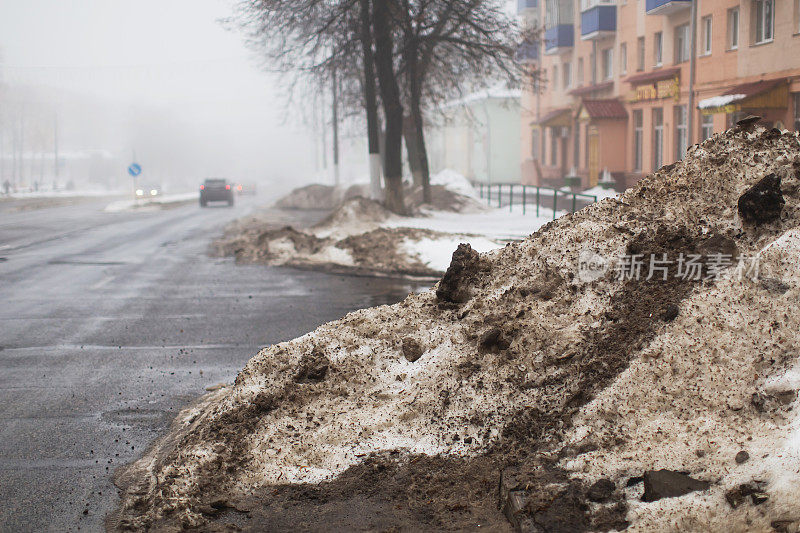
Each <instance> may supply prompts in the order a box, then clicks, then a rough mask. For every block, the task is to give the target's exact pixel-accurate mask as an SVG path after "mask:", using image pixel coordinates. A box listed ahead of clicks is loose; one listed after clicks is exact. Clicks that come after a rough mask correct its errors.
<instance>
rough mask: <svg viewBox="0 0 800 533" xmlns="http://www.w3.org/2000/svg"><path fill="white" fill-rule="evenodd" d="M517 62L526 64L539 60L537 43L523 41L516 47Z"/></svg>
mask: <svg viewBox="0 0 800 533" xmlns="http://www.w3.org/2000/svg"><path fill="white" fill-rule="evenodd" d="M515 57H516V60H517V63H522V64H523V65H527V64H530V63H536V62H537V61H539V43H523V44H521V45H519V47H518V48H517V54H516V56H515Z"/></svg>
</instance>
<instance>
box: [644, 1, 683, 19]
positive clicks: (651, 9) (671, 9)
mask: <svg viewBox="0 0 800 533" xmlns="http://www.w3.org/2000/svg"><path fill="white" fill-rule="evenodd" d="M691 6H692V0H647V2H646V3H645V11H647V14H648V15H670V14H672V13H675V12H676V11H680V10H682V9H686V8H688V7H691Z"/></svg>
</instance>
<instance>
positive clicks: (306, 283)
mask: <svg viewBox="0 0 800 533" xmlns="http://www.w3.org/2000/svg"><path fill="white" fill-rule="evenodd" d="M266 200H267V199H266V198H258V199H256V200H254V199H247V200H245V201H242V202H239V203H238V204H237V206H235V207H234V208H233V209H229V208H212V209H200V208H199V207H197V206H196V205H193V204H192V205H182V206H179V207H175V208H171V209H164V210H153V211H141V212H135V213H132V212H120V213H107V212H104V211H103V207H104V206H105V205H106V204H108V200H92V201H85V202H82V203H80V204H78V205H66V206H57V207H48V208H37V209H17V208H14V209H9V208H8V206H9V205H12V204H10V203H8V204H5V207H4V205H3V203H2V202H0V531H14V532H17V531H74V530H78V529H80V530H83V531H86V530H88V531H98V530H102V528H103V520H104V517H105V515H106V514H107V513H108V512H109V511H110V510H111V509H112V508H113V506H114V505H115V504H116V502H117V493H116V489H115V488H114V486H113V485H112V483H111V475H112V473H113V470H114V469H115V468H116V467H117V466H119V465H121V464H125V463H127V462H130V461H132V460H134V459H135V458H137V457H138V456H139V455H140V453H141V452H143V451H144V449H145V448H146V447H147V446H148V444H149V443H150V442H151V441H152V440H153V439H154V438H155V437H156V436H157V435H158V434H159V433H161V432H163V431H164V430H165V429H166V428H167V427H168V425H169V423H170V422H171V420H172V418H173V417H174V415H175V414H176V413H177V412H178V411H179V410H180V409H181V408H182V407H184V406H185V405H186V404H188V403H190V402H191V401H193V400H194V399H196V398H197V397H198V396H199V395H201V394H203V393H204V392H205V389H206V387H208V386H213V385H216V384H218V383H223V382H227V383H230V382H231V381H232V380H233V379H234V377H235V376H236V372H237V371H238V370H239V369H241V367H242V366H243V365H244V363H245V362H246V361H247V360H248V359H249V358H250V357H251V356H252V355H254V354H255V353H256V351H257V350H258V349H259V348H260V347H262V346H266V345H269V344H273V343H276V342H280V341H283V340H288V339H291V338H294V337H296V336H299V335H302V334H304V333H306V332H308V331H310V330H312V329H314V328H315V327H316V326H318V325H319V324H322V323H324V322H327V321H329V320H333V319H336V318H339V317H341V316H343V315H344V314H345V313H347V312H348V311H351V310H354V309H357V308H362V307H368V306H373V305H378V304H384V303H393V302H396V301H399V300H401V299H402V298H403V297H405V295H406V294H408V292H410V291H412V290H418V289H419V288H420V287H419V286H416V285H413V284H410V283H409V282H406V281H402V280H387V279H372V278H355V277H347V276H335V275H329V274H324V273H315V272H307V271H298V270H292V269H283V268H271V267H266V266H253V265H249V266H237V265H234V264H233V262H232V261H231V260H228V259H217V258H210V257H208V256H207V254H206V250H207V248H208V245H209V242H210V241H211V240H212V239H213V238H214V237H215V236H217V235H219V234H220V233H221V231H222V228H223V226H224V224H225V223H227V222H228V221H230V220H233V219H234V218H237V217H239V216H243V215H244V214H246V213H248V212H249V211H251V210H252V209H253V208H254V206H255V204H256V203H257V201H261V202H262V203H263V202H265V201H266ZM297 216H301V215H299V214H291V213H287V217H297ZM291 222H293V221H292V220H291V219H289V218H287V223H291Z"/></svg>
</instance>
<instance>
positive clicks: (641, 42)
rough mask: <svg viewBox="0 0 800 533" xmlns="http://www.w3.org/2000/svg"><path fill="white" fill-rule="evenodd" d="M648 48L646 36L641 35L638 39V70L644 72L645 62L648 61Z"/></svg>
mask: <svg viewBox="0 0 800 533" xmlns="http://www.w3.org/2000/svg"><path fill="white" fill-rule="evenodd" d="M646 50H647V48H646V46H645V38H644V36H642V37H639V38H637V39H636V71H637V72H642V71H643V70H644V67H645V64H646V63H647V59H646V58H645V56H646V55H647V52H646Z"/></svg>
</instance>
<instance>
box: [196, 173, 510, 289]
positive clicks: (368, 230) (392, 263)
mask: <svg viewBox="0 0 800 533" xmlns="http://www.w3.org/2000/svg"><path fill="white" fill-rule="evenodd" d="M323 187H324V186H322V185H311V186H308V187H303V188H300V189H296V190H295V191H293V192H292V193H291V194H289V195H288V196H287V197H285V198H284V199H282V200H280V201H278V202H277V203H276V206H278V207H285V205H287V203H286V201H287V199H295V200H296V199H297V198H300V197H303V198H305V197H306V196H307V195H308V191H313V190H317V189H318V188H323ZM353 187H358V186H355V185H354V186H353ZM353 187H351V188H350V189H348V191H350V190H353ZM329 189H332V190H333V188H331V187H329ZM431 198H432V202H431V204H422V189H421V188H414V187H409V188H408V189H407V190H406V199H407V203H408V205H409V206H410V208H411V209H412V211H416V212H418V213H419V214H421V215H422V217H423V218H424V217H425V216H426V215H428V214H431V213H433V212H434V211H438V212H451V213H480V212H483V211H486V210H487V209H488V208H487V207H486V206H485V205H484V204H482V203H481V202H480V200H479V199H478V198H477V196H476V195H475V191H474V190H473V188H472V185H470V183H469V181H467V179H466V178H464V177H463V176H461V175H460V174H457V173H455V172H453V171H444V172H441V173H439V174H437V175H436V176H433V178H432V185H431ZM303 205H305V204H303ZM326 205H327V204H326ZM270 215H271V213H267V214H265V216H266V218H269V219H274V216H270ZM407 220H408V219H407V218H406V217H398V216H396V215H394V214H392V213H391V212H389V211H388V210H386V209H385V208H384V207H383V206H382V205H381V204H380V203H378V202H376V201H374V200H370V199H368V198H365V197H363V196H353V197H349V198H347V199H345V200H344V201H342V202H341V203H340V204H338V205H337V206H336V208H335V209H334V210H333V211H332V213H331V214H330V215H329V216H328V217H327V218H326V219H325V220H323V221H321V222H320V223H319V224H316V225H315V226H313V227H310V228H302V229H298V228H294V227H291V226H275V224H274V220H272V222H273V223H272V224H270V223H269V222H268V221H266V220H261V219H260V217H259V215H258V214H257V215H254V216H251V217H247V218H245V219H242V220H238V221H235V222H233V223H232V224H230V225H229V226H228V228H226V230H225V235H223V237H222V238H221V239H219V240H217V241H215V242H214V244H213V250H212V253H214V254H215V255H218V256H223V257H224V256H233V257H235V258H236V260H237V261H238V262H243V263H266V264H270V265H280V266H293V267H306V268H318V269H322V270H326V271H333V272H343V273H359V274H369V275H404V276H414V277H429V278H436V277H439V276H441V275H442V274H443V273H444V271H445V270H446V269H447V266H448V265H449V263H450V256H451V253H452V250H453V249H454V248H455V247H456V246H457V245H458V244H459V242H464V241H465V240H468V241H469V242H470V244H472V246H473V247H474V248H475V249H477V250H478V251H482V252H486V251H490V250H494V249H496V248H499V247H500V246H502V245H501V244H498V243H497V242H495V241H493V240H491V239H488V238H485V237H482V236H479V235H470V234H468V233H457V234H453V233H447V232H443V231H434V230H431V229H426V228H414V227H405V226H404V225H403V223H404V222H405V221H407ZM392 222H396V223H397V226H395V227H386V226H384V223H386V224H387V225H388V224H390V223H392Z"/></svg>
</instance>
